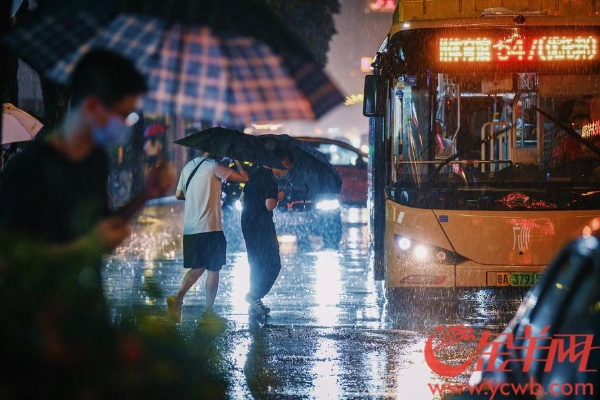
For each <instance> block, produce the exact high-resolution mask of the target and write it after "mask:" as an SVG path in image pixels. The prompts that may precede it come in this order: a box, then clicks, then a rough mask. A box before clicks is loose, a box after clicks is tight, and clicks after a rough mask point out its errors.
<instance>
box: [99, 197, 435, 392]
mask: <svg viewBox="0 0 600 400" xmlns="http://www.w3.org/2000/svg"><path fill="white" fill-rule="evenodd" d="M181 212H182V208H181V204H178V203H165V204H157V205H155V206H150V207H147V208H146V209H145V210H144V212H143V213H142V214H141V215H140V216H139V218H138V220H137V222H136V224H135V226H134V233H133V235H132V237H131V239H130V240H129V241H128V242H127V243H126V244H125V245H124V246H122V247H120V248H119V249H118V250H117V252H116V254H115V255H114V256H112V257H110V258H108V259H107V260H106V270H105V275H104V280H105V287H106V293H107V297H108V298H109V301H110V303H111V305H112V313H113V315H112V317H113V319H114V320H115V321H118V320H119V319H120V318H122V317H123V315H125V314H126V312H127V310H130V309H132V308H133V307H143V308H145V309H146V310H148V311H149V312H152V313H153V314H156V315H166V303H165V298H166V296H167V295H170V294H172V293H174V292H175V291H176V290H177V288H178V286H179V284H180V282H181V278H182V276H183V274H184V271H185V270H184V269H183V268H182V260H181V225H180V224H181V222H180V221H181V220H182V216H181ZM281 256H282V270H281V273H280V276H279V278H278V280H277V282H276V283H275V286H274V287H273V289H272V291H271V293H270V294H269V295H267V296H266V297H265V298H264V299H263V301H264V302H265V304H266V305H268V306H269V307H270V308H271V314H270V316H269V317H268V319H267V320H266V323H264V322H265V321H260V323H257V321H256V320H253V319H250V318H249V316H248V304H247V303H246V302H245V300H244V296H245V295H246V293H247V290H248V264H247V258H246V253H245V251H244V248H243V244H242V245H239V246H230V248H229V249H228V257H227V262H228V263H227V265H226V266H225V267H224V268H223V270H222V271H221V280H220V288H219V294H218V296H217V300H216V305H215V311H216V312H217V313H218V314H219V315H221V316H222V317H225V318H226V319H227V320H228V323H227V329H226V330H225V332H223V333H222V334H220V335H218V336H216V337H214V338H212V340H211V341H209V342H207V343H206V346H208V347H209V348H211V349H212V350H211V352H210V354H211V362H212V363H215V365H218V368H219V369H220V370H222V371H226V375H227V382H228V385H227V390H226V396H225V397H226V398H229V399H252V398H254V399H269V398H273V399H288V398H290V399H321V398H323V399H326V398H327V399H328V398H335V399H337V398H353V399H355V398H364V399H411V400H420V399H423V400H425V399H434V398H439V396H437V395H433V394H432V393H431V390H430V388H429V386H428V384H431V383H439V382H442V380H441V379H440V377H438V376H436V375H435V374H434V373H432V372H431V370H430V369H429V368H428V367H427V365H426V363H425V361H424V357H423V347H424V343H425V340H426V339H427V337H428V336H429V334H430V333H431V330H432V329H433V327H434V326H435V322H432V323H431V324H425V326H423V327H422V328H420V329H408V328H406V326H407V325H406V324H402V323H399V321H398V318H395V317H393V315H394V314H393V310H390V309H389V307H390V303H389V302H387V301H386V298H385V293H384V290H383V289H382V285H381V283H380V282H377V281H374V280H373V276H372V272H371V268H370V266H369V260H368V250H367V227H366V225H365V224H345V226H344V236H343V239H342V243H341V246H340V249H339V251H333V250H323V249H322V248H321V247H320V244H319V243H318V242H315V243H313V247H312V248H311V249H308V250H300V249H298V248H297V247H296V246H295V244H293V243H287V244H282V246H281ZM148 286H151V287H153V288H154V290H153V291H150V292H149V291H148V290H147V288H148ZM204 301H205V300H204V277H202V278H201V279H200V280H199V282H198V283H197V284H196V285H195V286H194V287H193V288H192V290H190V292H189V293H188V295H187V296H186V298H185V301H184V305H183V319H182V322H181V324H179V325H178V326H177V329H178V330H179V331H180V332H181V333H182V334H183V335H184V336H185V337H187V338H188V339H189V340H196V338H197V332H198V329H199V328H198V323H199V318H200V316H201V314H202V312H203V310H204ZM421 318H422V319H424V318H425V317H424V316H421ZM441 318H442V319H444V316H441ZM421 322H423V321H421ZM165 323H167V322H165Z"/></svg>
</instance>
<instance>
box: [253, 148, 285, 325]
mask: <svg viewBox="0 0 600 400" xmlns="http://www.w3.org/2000/svg"><path fill="white" fill-rule="evenodd" d="M277 158H278V159H279V160H280V161H281V164H282V165H283V166H284V167H285V168H286V169H277V168H273V169H269V168H266V167H261V166H258V167H256V169H255V170H253V171H252V172H251V173H250V175H249V180H248V183H247V184H246V186H245V187H244V205H243V208H242V234H243V235H244V241H245V242H246V251H247V253H248V264H249V265H250V290H249V291H248V294H247V295H246V301H247V302H248V304H249V308H248V313H249V314H250V315H251V316H258V317H263V316H266V315H267V314H269V313H270V312H271V310H270V308H269V307H267V306H265V305H264V303H263V302H262V299H263V297H264V296H266V295H267V294H268V293H269V292H270V291H271V288H272V287H273V285H274V284H275V281H276V280H277V277H278V276H279V271H280V270H281V258H280V255H279V241H278V240H277V232H276V231H275V224H274V223H273V210H274V209H275V207H277V203H278V202H279V201H281V200H283V198H284V193H283V192H280V191H278V183H277V179H278V178H279V179H281V178H284V177H285V176H286V174H287V173H288V171H289V170H290V169H291V168H292V167H293V165H294V160H293V158H292V155H291V154H289V153H287V152H280V153H279V154H277Z"/></svg>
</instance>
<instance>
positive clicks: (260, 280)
mask: <svg viewBox="0 0 600 400" xmlns="http://www.w3.org/2000/svg"><path fill="white" fill-rule="evenodd" d="M242 233H243V234H244V240H245V241H246V251H247V252H248V263H249V264H250V296H251V297H252V298H253V299H261V298H263V297H264V296H265V295H266V294H267V293H269V291H270V290H271V288H272V287H273V284H274V283H275V280H276V279H277V276H278V275H279V271H280V270H281V259H280V257H279V242H278V241H277V233H276V232H275V225H274V224H273V219H272V218H249V219H246V218H242Z"/></svg>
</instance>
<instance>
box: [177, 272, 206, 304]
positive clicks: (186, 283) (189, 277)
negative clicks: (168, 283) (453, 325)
mask: <svg viewBox="0 0 600 400" xmlns="http://www.w3.org/2000/svg"><path fill="white" fill-rule="evenodd" d="M203 273H204V268H190V270H189V271H188V272H186V274H185V275H184V276H183V280H182V281H181V286H180V287H179V291H178V292H177V296H176V298H177V302H178V303H181V302H182V301H183V296H185V294H186V293H187V292H188V290H190V288H191V287H192V286H194V283H196V281H197V280H198V279H199V278H200V277H201V276H202V274H203ZM209 276H210V274H209Z"/></svg>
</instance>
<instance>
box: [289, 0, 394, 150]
mask: <svg viewBox="0 0 600 400" xmlns="http://www.w3.org/2000/svg"><path fill="white" fill-rule="evenodd" d="M367 3H368V1H367V0H340V5H341V10H340V13H339V14H337V15H336V16H335V25H336V30H337V33H336V34H335V35H334V36H333V38H332V40H331V43H330V50H329V54H328V63H327V71H328V73H329V75H330V77H331V78H332V79H333V80H334V81H335V82H336V83H337V84H338V86H339V88H340V89H341V90H342V92H343V93H344V94H345V95H355V94H361V93H362V91H363V84H364V77H365V75H367V73H366V72H362V71H361V70H360V59H361V57H372V56H373V55H375V53H376V52H377V50H378V49H379V46H380V45H381V43H382V42H383V40H384V39H385V36H386V35H387V33H388V31H389V29H390V28H391V25H392V13H385V12H380V13H376V12H366V10H367ZM284 130H286V131H287V133H290V134H292V135H307V136H319V135H321V136H325V137H332V138H335V137H346V138H348V139H350V140H351V141H352V142H353V144H355V145H356V144H357V142H358V141H359V140H360V136H361V135H365V134H367V130H368V119H367V118H366V117H364V116H363V115H362V103H358V104H355V105H352V106H345V105H340V106H338V107H337V108H335V109H334V110H332V111H330V112H329V113H327V114H325V115H324V116H323V117H321V119H319V120H318V121H314V122H310V123H307V122H290V123H286V124H285V125H284Z"/></svg>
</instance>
